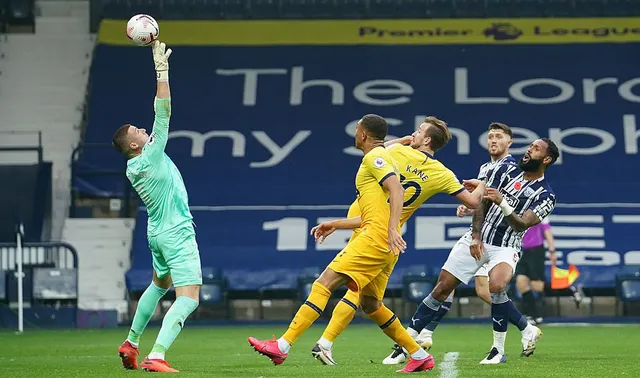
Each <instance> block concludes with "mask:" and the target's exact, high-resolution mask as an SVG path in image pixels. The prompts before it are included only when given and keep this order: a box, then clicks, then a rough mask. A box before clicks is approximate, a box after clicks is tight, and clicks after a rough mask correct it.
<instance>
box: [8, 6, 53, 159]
mask: <svg viewBox="0 0 640 378" xmlns="http://www.w3.org/2000/svg"><path fill="white" fill-rule="evenodd" d="M0 1H1V0H0ZM1 23H2V22H1V21H0V24H1ZM27 138H28V139H30V141H29V142H27V143H25V144H22V143H23V142H22V140H24V139H27ZM18 140H19V141H18ZM2 152H35V153H36V156H37V157H38V160H37V161H35V162H34V163H42V161H43V159H42V157H43V150H42V131H18V130H0V153H2ZM3 160H4V159H3Z"/></svg>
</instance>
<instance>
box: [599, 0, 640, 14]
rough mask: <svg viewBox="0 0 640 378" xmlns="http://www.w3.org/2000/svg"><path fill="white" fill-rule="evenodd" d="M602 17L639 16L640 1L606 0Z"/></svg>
mask: <svg viewBox="0 0 640 378" xmlns="http://www.w3.org/2000/svg"><path fill="white" fill-rule="evenodd" d="M603 15H604V16H606V17H625V16H626V17H630V16H639V15H640V0H607V3H606V6H605V7H604V9H603Z"/></svg>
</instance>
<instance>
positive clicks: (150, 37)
mask: <svg viewBox="0 0 640 378" xmlns="http://www.w3.org/2000/svg"><path fill="white" fill-rule="evenodd" d="M159 34H160V27H159V26H158V22H157V21H156V20H155V19H154V18H153V17H151V16H149V15H146V14H136V15H135V16H133V17H131V19H129V22H127V37H129V39H130V40H131V41H132V42H133V43H134V44H136V45H138V46H147V45H149V44H151V43H152V42H153V41H155V40H156V39H157V38H158V35H159Z"/></svg>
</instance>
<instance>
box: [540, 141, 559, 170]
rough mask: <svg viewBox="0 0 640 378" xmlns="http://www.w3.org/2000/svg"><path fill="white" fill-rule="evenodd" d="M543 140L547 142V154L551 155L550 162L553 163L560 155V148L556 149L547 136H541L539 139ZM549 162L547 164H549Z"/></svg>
mask: <svg viewBox="0 0 640 378" xmlns="http://www.w3.org/2000/svg"><path fill="white" fill-rule="evenodd" d="M540 140H542V141H543V142H545V143H546V144H547V155H546V156H549V157H551V164H553V163H555V162H556V160H558V158H559V157H560V150H559V149H558V146H557V145H556V144H555V143H554V142H553V141H552V140H551V139H549V138H542V139H540ZM551 164H549V165H551Z"/></svg>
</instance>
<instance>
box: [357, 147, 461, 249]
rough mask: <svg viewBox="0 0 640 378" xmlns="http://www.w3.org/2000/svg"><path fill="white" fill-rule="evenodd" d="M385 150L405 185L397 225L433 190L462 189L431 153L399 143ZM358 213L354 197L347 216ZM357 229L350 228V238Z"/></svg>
mask: <svg viewBox="0 0 640 378" xmlns="http://www.w3.org/2000/svg"><path fill="white" fill-rule="evenodd" d="M387 151H388V152H389V154H390V155H391V159H393V161H394V162H395V164H396V167H397V168H398V171H399V174H400V183H401V184H402V187H403V188H404V203H403V205H402V215H401V216H400V225H403V224H404V223H405V222H406V221H407V220H408V219H409V218H411V216H412V215H413V213H414V212H415V211H416V210H417V209H418V208H419V207H420V206H421V205H422V204H423V203H424V202H425V201H426V200H428V199H429V198H431V197H432V196H434V195H435V194H438V193H446V194H450V195H453V196H455V195H457V194H458V193H460V192H462V191H463V190H465V189H464V187H463V186H462V184H460V181H458V178H457V177H456V175H455V174H454V173H453V172H452V171H451V170H450V169H448V168H447V167H445V166H444V164H442V163H441V162H439V161H438V160H436V159H435V158H434V157H433V156H432V155H430V154H427V153H425V152H422V151H418V150H415V149H413V148H411V147H409V146H403V145H400V144H394V145H392V146H390V147H389V148H388V149H387ZM358 215H361V214H360V207H359V202H358V200H356V201H354V202H353V203H352V204H351V206H350V207H349V212H348V213H347V218H353V217H357V216H358ZM362 227H363V226H361V228H362ZM360 231H361V229H355V230H353V234H352V235H351V239H350V240H353V239H354V238H355V237H356V236H357V235H358V234H359V233H360Z"/></svg>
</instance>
